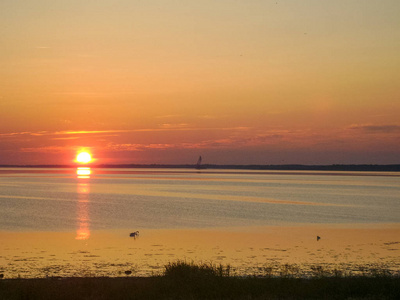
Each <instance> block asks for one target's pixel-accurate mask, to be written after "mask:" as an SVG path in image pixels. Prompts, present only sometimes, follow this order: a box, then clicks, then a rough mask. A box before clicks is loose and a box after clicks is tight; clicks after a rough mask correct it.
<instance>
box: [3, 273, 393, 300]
mask: <svg viewBox="0 0 400 300" xmlns="http://www.w3.org/2000/svg"><path fill="white" fill-rule="evenodd" d="M0 299H9V300H14V299H31V300H36V299H40V300H43V299H49V300H50V299H52V300H53V299H76V300H79V299H368V300H372V299H380V300H382V299H400V278H399V277H376V278H371V277H350V278H340V277H326V278H311V279H300V278H284V277H283V278H255V277H248V278H237V277H215V276H214V277H198V278H191V277H188V278H174V277H167V276H161V277H148V278H140V277H136V278H135V277H129V278H128V277H127V278H121V277H119V278H104V277H97V278H96V277H89V278H46V279H7V280H4V279H3V280H0Z"/></svg>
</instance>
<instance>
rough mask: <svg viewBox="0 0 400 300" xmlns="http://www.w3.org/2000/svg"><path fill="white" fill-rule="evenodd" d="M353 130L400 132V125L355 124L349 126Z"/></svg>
mask: <svg viewBox="0 0 400 300" xmlns="http://www.w3.org/2000/svg"><path fill="white" fill-rule="evenodd" d="M349 129H351V130H362V131H365V132H382V133H391V132H400V125H395V124H389V125H373V124H353V125H351V126H350V127H349Z"/></svg>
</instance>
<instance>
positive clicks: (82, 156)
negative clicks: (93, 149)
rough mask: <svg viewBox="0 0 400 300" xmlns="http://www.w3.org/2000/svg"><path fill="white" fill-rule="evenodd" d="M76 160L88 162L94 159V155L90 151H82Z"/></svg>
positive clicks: (83, 162) (82, 162)
mask: <svg viewBox="0 0 400 300" xmlns="http://www.w3.org/2000/svg"><path fill="white" fill-rule="evenodd" d="M76 161H77V162H78V163H81V164H87V163H90V162H91V161H92V156H91V155H90V154H89V153H88V152H80V153H78V155H77V156H76Z"/></svg>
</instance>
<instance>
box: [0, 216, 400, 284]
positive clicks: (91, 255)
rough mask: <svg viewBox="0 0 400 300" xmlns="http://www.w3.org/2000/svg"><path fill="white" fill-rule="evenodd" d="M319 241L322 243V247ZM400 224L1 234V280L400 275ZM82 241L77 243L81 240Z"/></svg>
mask: <svg viewBox="0 0 400 300" xmlns="http://www.w3.org/2000/svg"><path fill="white" fill-rule="evenodd" d="M317 236H320V238H321V239H320V240H319V241H317ZM399 236H400V226H399V225H398V224H380V225H372V224H369V225H359V226H357V227H354V226H352V227H346V226H344V225H332V226H329V225H316V226H297V227H282V226H279V227H278V226H268V227H249V228H226V229H202V230H198V229H177V230H152V229H149V230H144V231H141V232H140V235H139V236H138V237H137V238H132V237H130V236H129V232H128V231H123V230H114V231H93V232H92V233H91V236H90V239H87V240H82V239H79V235H77V232H24V233H18V232H0V240H1V241H2V243H1V246H0V253H1V255H0V273H2V274H4V277H5V278H18V277H20V278H43V277H54V276H61V277H86V276H89V277H99V276H107V277H120V276H126V273H125V272H126V271H131V273H129V275H130V276H145V277H148V276H153V275H161V274H162V273H163V272H164V270H165V268H164V266H165V265H166V264H168V263H169V262H174V261H178V260H184V261H187V262H188V263H190V262H194V263H211V264H216V265H218V264H222V265H230V266H231V272H232V273H231V274H232V275H237V276H252V275H256V276H265V275H268V274H269V275H271V274H274V275H279V274H280V272H281V271H282V266H284V265H287V264H288V265H293V266H295V267H296V268H297V271H296V272H298V275H301V276H308V275H312V272H313V271H312V269H313V268H315V267H322V268H324V269H326V270H327V271H328V270H329V271H332V270H335V269H337V270H341V271H343V272H344V273H345V274H353V275H357V274H361V275H362V274H363V270H369V269H373V268H385V269H387V270H390V271H392V272H393V273H394V274H396V273H397V274H398V272H399V271H400V238H399ZM77 237H78V239H77Z"/></svg>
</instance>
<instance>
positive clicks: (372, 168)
mask: <svg viewBox="0 0 400 300" xmlns="http://www.w3.org/2000/svg"><path fill="white" fill-rule="evenodd" d="M76 167H77V165H0V168H76ZM90 167H93V168H148V169H158V168H162V169H195V168H196V165H188V164H182V165H170V164H91V165H90ZM207 169H210V170H222V169H231V170H266V171H268V170H271V171H361V172H400V164H392V165H366V164H364V165H339V164H335V165H214V164H204V165H202V170H207Z"/></svg>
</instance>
